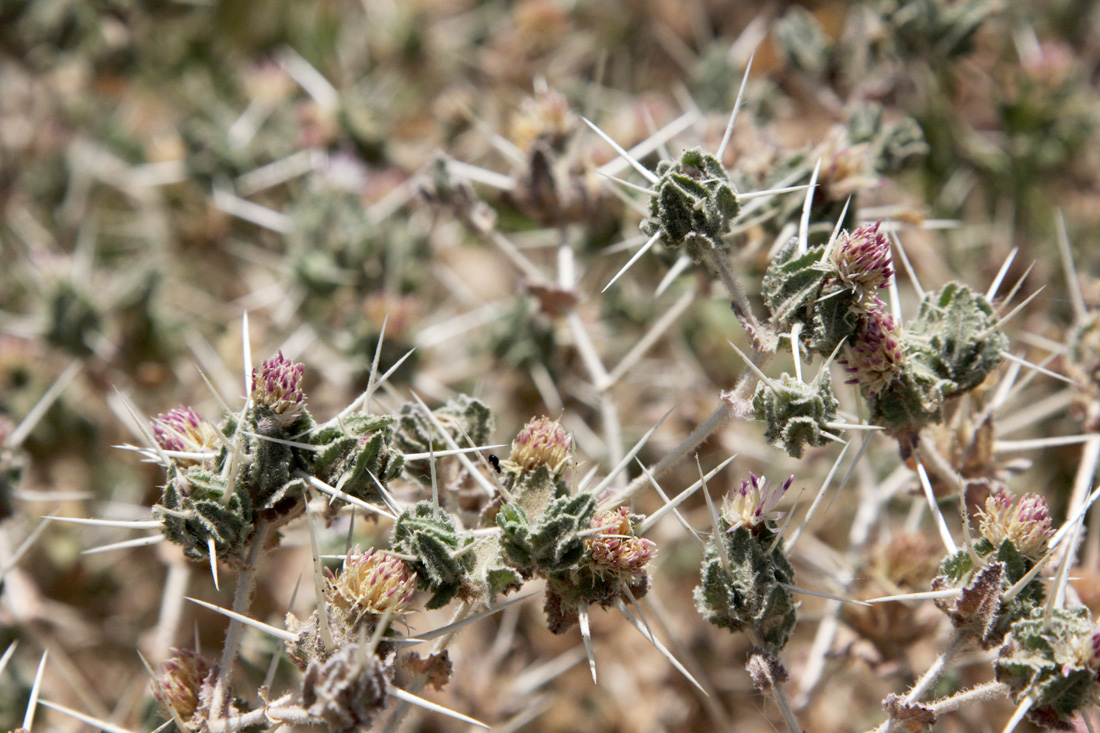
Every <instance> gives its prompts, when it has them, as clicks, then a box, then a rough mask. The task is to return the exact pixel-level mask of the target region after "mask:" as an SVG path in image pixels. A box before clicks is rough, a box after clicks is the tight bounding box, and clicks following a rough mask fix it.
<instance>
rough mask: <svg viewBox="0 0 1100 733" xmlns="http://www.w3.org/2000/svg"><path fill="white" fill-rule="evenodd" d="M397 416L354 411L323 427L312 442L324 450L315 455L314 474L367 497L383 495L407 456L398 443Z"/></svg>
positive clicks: (345, 491) (350, 492)
mask: <svg viewBox="0 0 1100 733" xmlns="http://www.w3.org/2000/svg"><path fill="white" fill-rule="evenodd" d="M396 422H397V420H396V418H394V417H393V416H392V415H353V416H351V417H347V418H345V419H343V420H342V421H341V424H339V425H330V426H327V427H325V428H322V429H321V430H319V431H318V432H317V433H316V434H315V435H314V436H312V438H311V440H310V442H311V443H313V444H314V445H317V446H323V447H324V450H322V451H321V452H319V453H316V454H315V455H314V457H313V463H312V466H311V468H312V471H313V475H314V476H316V477H317V478H319V479H320V480H321V481H324V482H325V483H327V484H329V485H330V486H334V487H336V488H337V489H339V490H340V491H342V492H344V493H345V494H348V495H349V496H354V497H355V498H357V499H362V500H364V501H372V502H373V501H379V500H381V499H382V496H381V492H380V491H379V487H378V484H379V483H380V484H382V486H383V487H385V486H386V484H387V483H388V482H389V481H392V480H393V479H395V478H397V476H399V475H400V473H401V469H402V467H403V466H404V457H403V456H402V455H401V454H400V453H399V452H398V451H397V450H396V448H395V447H394V430H395V426H396Z"/></svg>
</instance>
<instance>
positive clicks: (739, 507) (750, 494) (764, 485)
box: [722, 473, 794, 532]
mask: <svg viewBox="0 0 1100 733" xmlns="http://www.w3.org/2000/svg"><path fill="white" fill-rule="evenodd" d="M793 482H794V476H791V477H790V478H788V479H787V480H786V481H784V482H783V483H782V484H779V485H777V486H771V485H769V484H768V482H767V481H765V480H764V477H763V476H757V475H756V474H754V473H749V477H748V478H747V479H742V481H741V486H740V487H739V488H738V489H737V490H736V491H734V492H733V494H732V496H730V497H728V498H727V499H726V503H725V506H724V507H723V508H722V516H723V517H724V518H725V520H726V522H727V523H728V524H729V525H730V529H729V530H728V531H730V532H732V531H733V530H735V529H737V528H738V527H747V528H748V529H755V528H756V527H759V526H760V525H762V524H764V522H766V521H768V520H770V519H775V518H776V517H777V516H778V515H777V514H776V513H774V512H773V510H774V509H775V506H776V504H778V503H779V500H780V499H782V498H783V496H784V494H786V493H787V489H789V488H791V484H792V483H793Z"/></svg>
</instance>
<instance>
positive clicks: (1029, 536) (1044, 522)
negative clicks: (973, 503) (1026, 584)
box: [979, 491, 1054, 561]
mask: <svg viewBox="0 0 1100 733" xmlns="http://www.w3.org/2000/svg"><path fill="white" fill-rule="evenodd" d="M979 512H980V513H981V517H980V520H979V521H980V525H979V526H980V532H981V535H982V537H984V538H985V539H987V540H989V542H990V543H991V544H992V545H993V547H994V548H997V547H1000V546H1001V543H1003V542H1005V541H1006V540H1007V541H1010V542H1012V544H1013V545H1015V547H1016V551H1017V552H1018V553H1020V554H1021V555H1023V556H1024V557H1026V558H1029V559H1031V560H1032V561H1037V560H1038V559H1039V558H1041V557H1042V556H1043V553H1045V552H1046V549H1047V541H1048V540H1049V539H1050V538H1051V537H1052V536H1053V535H1054V528H1053V527H1052V526H1051V521H1050V510H1049V509H1048V508H1047V503H1046V500H1045V499H1043V497H1041V496H1039V495H1038V494H1024V495H1023V496H1021V497H1018V498H1017V497H1015V496H1013V494H1012V493H1011V492H1009V491H1001V492H999V493H996V494H993V495H991V496H990V497H989V498H988V499H986V501H985V508H984V509H979Z"/></svg>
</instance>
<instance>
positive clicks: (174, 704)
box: [153, 649, 210, 723]
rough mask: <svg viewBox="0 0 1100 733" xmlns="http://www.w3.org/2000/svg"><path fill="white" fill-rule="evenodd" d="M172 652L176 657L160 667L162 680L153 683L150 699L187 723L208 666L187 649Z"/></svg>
mask: <svg viewBox="0 0 1100 733" xmlns="http://www.w3.org/2000/svg"><path fill="white" fill-rule="evenodd" d="M172 652H173V654H174V655H175V656H173V657H172V658H171V659H169V660H168V661H166V662H165V663H164V664H162V665H161V668H160V673H161V676H160V677H159V678H158V679H156V680H154V682H153V696H154V697H155V698H156V699H157V700H158V701H159V702H160V704H161V705H164V706H165V707H168V708H171V709H172V710H173V711H175V713H176V715H178V716H179V718H180V720H182V721H183V722H184V723H186V722H188V721H189V720H191V718H193V717H194V715H195V711H196V710H198V708H199V702H200V700H199V698H200V693H201V690H202V683H203V680H205V679H206V676H207V675H208V674H210V665H209V664H207V662H206V660H205V659H203V658H202V657H200V656H199V655H198V654H196V653H195V652H193V651H191V650H190V649H173V650H172Z"/></svg>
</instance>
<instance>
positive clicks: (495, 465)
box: [489, 453, 501, 473]
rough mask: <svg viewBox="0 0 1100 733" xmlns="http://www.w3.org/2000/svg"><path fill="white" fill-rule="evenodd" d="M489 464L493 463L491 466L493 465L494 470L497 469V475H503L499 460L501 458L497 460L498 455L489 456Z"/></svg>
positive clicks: (491, 454)
mask: <svg viewBox="0 0 1100 733" xmlns="http://www.w3.org/2000/svg"><path fill="white" fill-rule="evenodd" d="M489 463H491V464H492V466H493V468H495V469H496V470H497V473H501V470H500V459H499V458H497V454H496V453H490V454H489Z"/></svg>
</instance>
